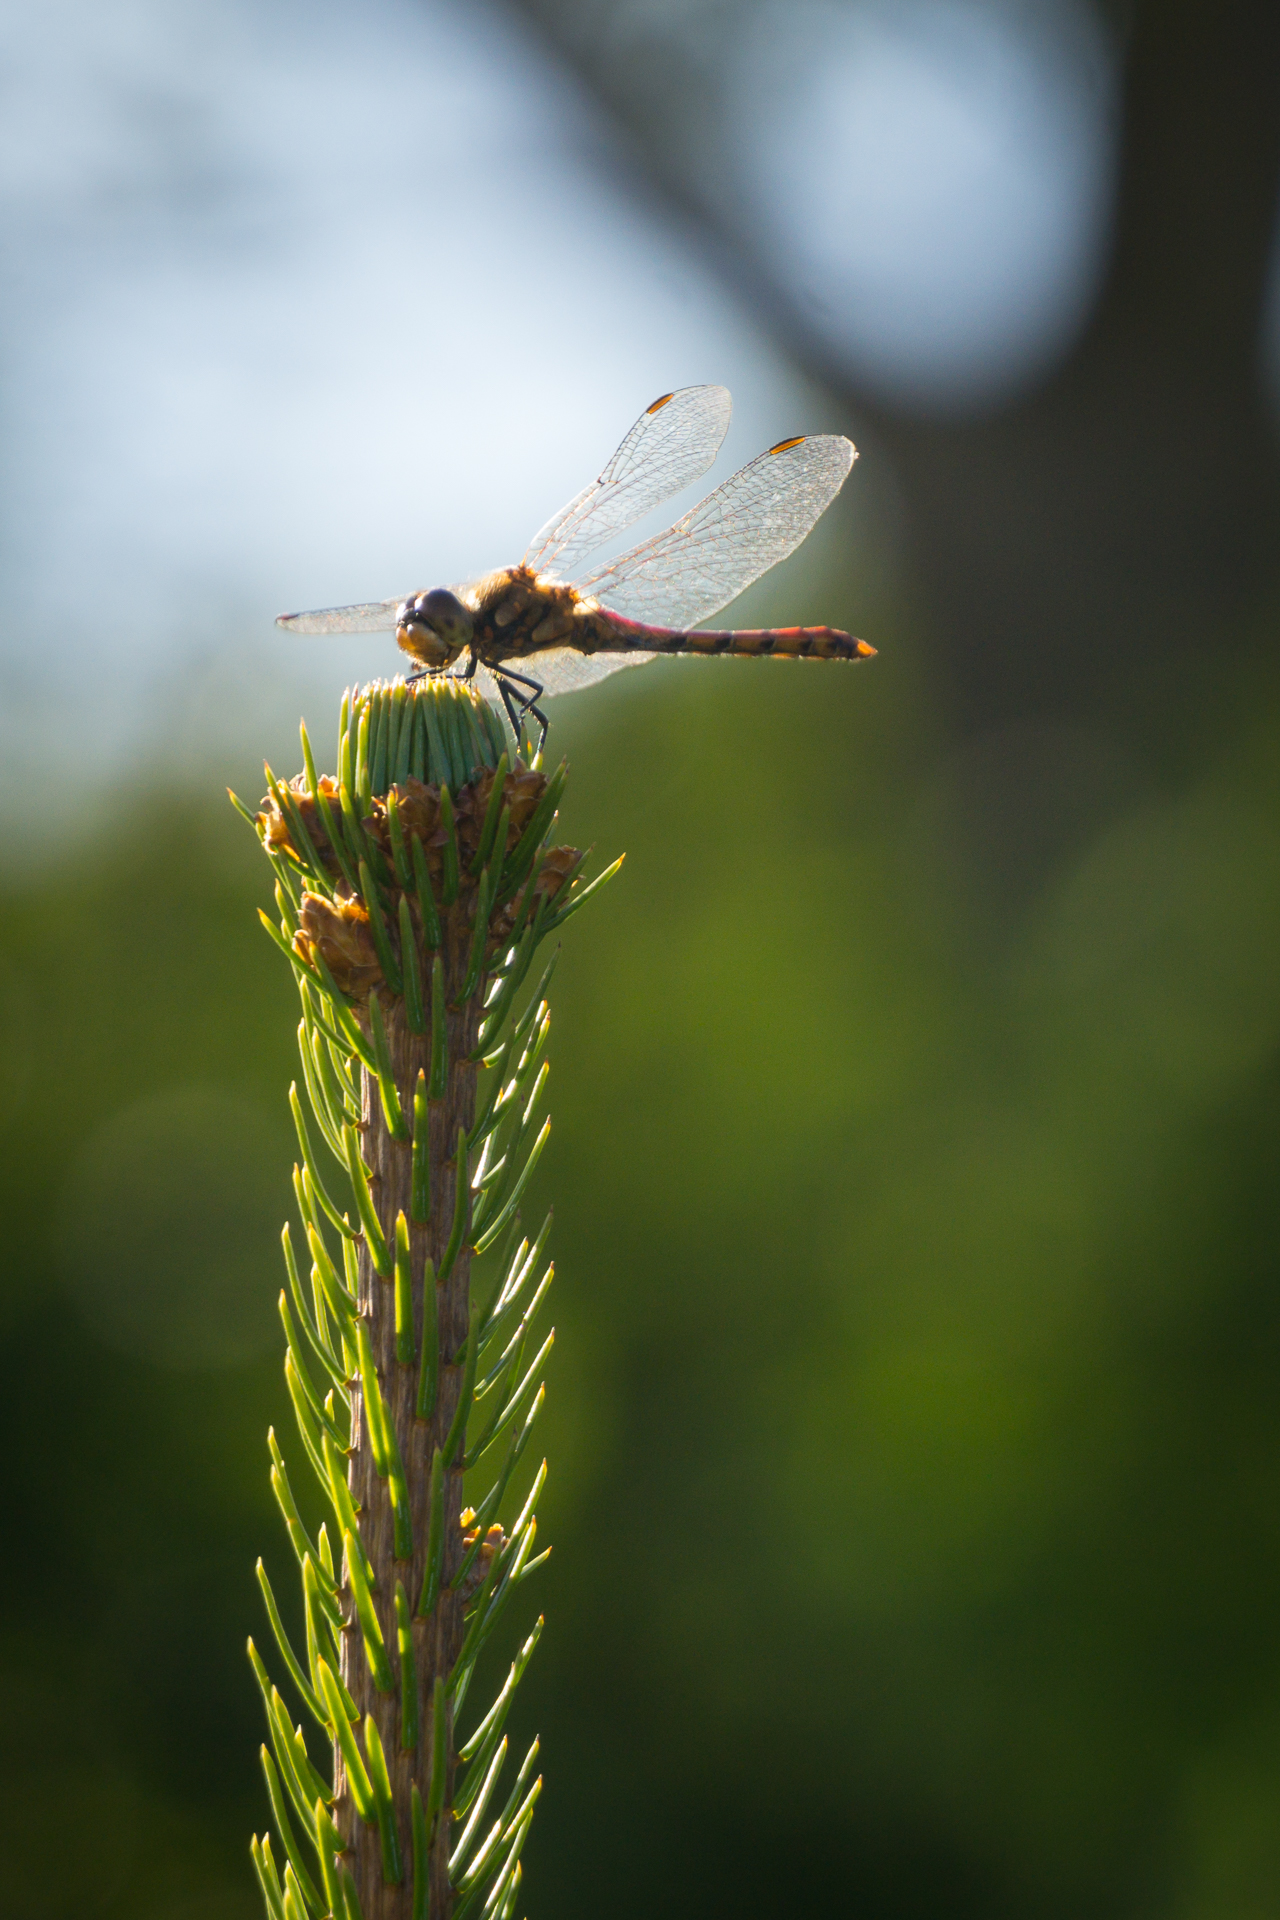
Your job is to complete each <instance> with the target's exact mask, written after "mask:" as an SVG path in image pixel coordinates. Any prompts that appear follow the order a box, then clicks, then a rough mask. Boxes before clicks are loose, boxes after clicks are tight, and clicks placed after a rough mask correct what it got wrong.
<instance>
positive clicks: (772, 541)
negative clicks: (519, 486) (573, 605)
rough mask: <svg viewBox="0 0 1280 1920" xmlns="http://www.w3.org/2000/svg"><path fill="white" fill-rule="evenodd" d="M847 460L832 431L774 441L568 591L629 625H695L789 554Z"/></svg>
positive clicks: (849, 446) (833, 490) (840, 481)
mask: <svg viewBox="0 0 1280 1920" xmlns="http://www.w3.org/2000/svg"><path fill="white" fill-rule="evenodd" d="M856 458H857V450H856V448H855V447H854V446H853V443H852V442H851V441H849V440H846V439H845V438H844V436H843V435H842V434H838V433H815V434H809V435H807V436H805V437H804V438H802V439H798V440H783V441H780V442H779V444H778V445H777V446H776V447H771V448H770V449H769V451H768V453H762V454H761V455H760V456H759V458H758V459H756V460H753V461H751V463H750V465H748V466H745V467H741V468H739V470H738V472H737V473H735V474H734V475H733V477H732V478H731V479H729V480H726V481H725V483H724V485H723V486H722V487H717V488H716V490H715V492H714V493H709V494H708V495H707V497H706V499H705V500H703V501H700V502H699V504H698V505H697V506H696V507H693V508H691V510H690V511H689V512H688V513H686V514H685V515H684V517H683V519H680V520H677V521H676V523H675V525H674V526H673V527H668V528H667V530H666V532H665V533H658V534H655V535H654V536H653V538H652V539H651V540H643V541H641V543H640V545H639V546H638V547H632V548H631V549H630V550H629V551H628V552H627V553H624V554H621V555H619V557H618V558H617V559H616V560H614V561H611V562H610V564H609V565H608V566H606V567H601V568H600V569H599V571H598V572H596V573H593V574H590V575H588V577H587V578H586V579H585V580H581V581H579V582H578V583H577V584H578V585H579V587H580V589H581V591H582V592H583V593H586V594H590V595H591V596H592V597H593V598H594V599H596V600H598V601H599V602H600V604H601V605H602V606H605V607H608V608H609V609H610V611H611V612H613V613H621V614H625V615H626V616H627V617H628V618H629V619H632V620H644V621H647V622H648V623H649V624H650V625H657V626H669V627H692V626H696V625H698V623H699V622H700V621H703V620H706V619H708V618H709V616H710V615H711V614H713V613H716V612H718V611H719V609H720V608H721V607H723V606H727V605H728V603H729V601H730V600H733V599H736V597H737V596H738V594H740V593H741V592H742V591H743V589H744V587H749V586H750V585H751V582H752V581H753V580H758V579H759V578H760V575H761V574H762V573H767V572H768V570H769V568H770V567H774V566H776V565H777V564H778V562H779V560H785V559H786V557H787V555H788V554H789V553H792V552H794V550H795V549H796V548H797V547H798V546H799V545H800V542H801V541H802V540H803V539H804V537H805V535H806V534H807V533H809V532H810V531H811V529H812V528H813V526H814V523H815V522H816V521H817V520H818V518H819V517H820V516H821V515H822V514H823V513H824V512H825V511H826V509H827V508H828V507H829V506H830V505H831V502H832V501H833V500H834V499H835V497H836V495H837V494H838V493H839V491H840V489H841V487H842V486H843V485H844V481H845V476H846V475H847V473H848V471H849V469H850V467H851V466H852V465H853V463H854V460H855V459H856Z"/></svg>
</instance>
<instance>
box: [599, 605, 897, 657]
mask: <svg viewBox="0 0 1280 1920" xmlns="http://www.w3.org/2000/svg"><path fill="white" fill-rule="evenodd" d="M597 619H598V621H599V624H601V625H605V624H606V621H607V626H608V628H609V630H610V637H608V638H602V639H601V640H600V641H599V642H598V645H600V646H602V647H606V648H614V649H617V650H619V651H624V652H628V653H630V652H632V651H639V652H645V653H733V654H739V655H743V656H748V657H752V658H755V657H757V656H760V655H774V656H776V657H777V658H780V659H789V660H869V659H870V658H871V657H872V655H873V654H874V653H875V648H874V647H872V646H868V644H867V642H866V641H865V640H858V639H856V638H855V637H854V635H853V634H851V633H844V632H842V631H841V629H840V628H839V627H735V628H729V629H727V630H723V631H718V630H712V629H709V628H701V627H695V628H689V629H684V628H680V627H647V626H645V625H643V624H642V623H641V622H640V621H636V620H623V619H621V618H619V617H618V616H617V615H612V616H603V617H601V616H597Z"/></svg>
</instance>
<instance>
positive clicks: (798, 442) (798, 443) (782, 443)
mask: <svg viewBox="0 0 1280 1920" xmlns="http://www.w3.org/2000/svg"><path fill="white" fill-rule="evenodd" d="M807 438H808V435H807V434H803V433H798V434H797V435H796V437H795V439H794V440H779V442H778V444H777V446H776V447H770V449H769V451H770V453H785V452H786V450H787V448H788V447H802V446H803V445H804V443H805V441H806V439H807Z"/></svg>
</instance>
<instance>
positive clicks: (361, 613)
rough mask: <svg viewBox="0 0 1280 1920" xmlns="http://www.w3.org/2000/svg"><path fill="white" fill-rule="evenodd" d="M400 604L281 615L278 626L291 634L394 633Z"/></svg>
mask: <svg viewBox="0 0 1280 1920" xmlns="http://www.w3.org/2000/svg"><path fill="white" fill-rule="evenodd" d="M403 604H404V595H403V594H402V595H401V596H400V598H399V599H398V600H362V601H361V603H360V605H359V606H358V607H322V608H321V609H320V610H319V611H318V612H316V613H282V614H279V615H277V618H276V625H277V626H278V627H287V628H288V629H289V631H290V633H391V632H394V630H395V624H396V609H397V608H398V607H400V606H402V605H403Z"/></svg>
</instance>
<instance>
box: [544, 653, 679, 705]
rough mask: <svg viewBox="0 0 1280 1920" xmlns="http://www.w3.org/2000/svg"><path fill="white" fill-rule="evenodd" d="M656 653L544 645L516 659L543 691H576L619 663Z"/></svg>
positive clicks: (651, 657)
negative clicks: (585, 651) (576, 650)
mask: <svg viewBox="0 0 1280 1920" xmlns="http://www.w3.org/2000/svg"><path fill="white" fill-rule="evenodd" d="M657 657H658V656H657V654H656V653H633V652H631V651H630V650H628V651H627V652H626V653H623V652H618V653H576V652H575V651H574V649H573V648H572V647H545V648H544V649H543V651H542V652H541V653H533V654H528V655H526V657H525V658H524V659H523V660H521V661H520V662H519V666H520V671H521V673H525V674H527V675H528V676H529V678H530V680H536V681H537V682H538V685H539V686H540V687H541V688H542V691H543V692H544V693H548V694H550V693H576V692H577V691H578V689H579V688H580V687H594V686H595V684H596V682H597V681H598V680H607V679H608V677H609V675H610V674H611V673H617V672H618V670H619V669H620V668H621V667H642V666H643V665H644V664H645V662H646V660H656V659H657Z"/></svg>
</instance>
